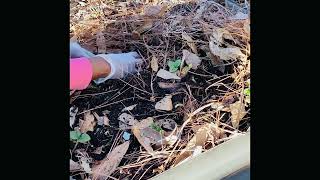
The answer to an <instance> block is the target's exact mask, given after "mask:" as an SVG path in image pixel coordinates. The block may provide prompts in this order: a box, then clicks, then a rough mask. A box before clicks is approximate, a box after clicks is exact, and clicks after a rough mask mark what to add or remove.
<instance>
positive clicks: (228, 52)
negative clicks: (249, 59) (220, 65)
mask: <svg viewBox="0 0 320 180" xmlns="http://www.w3.org/2000/svg"><path fill="white" fill-rule="evenodd" d="M224 39H229V40H233V37H232V36H231V34H230V32H228V31H227V30H225V29H223V28H217V29H215V30H214V31H213V33H212V36H211V37H210V42H209V49H210V52H211V53H212V54H214V55H216V56H218V57H219V58H220V59H222V60H231V59H232V60H236V59H237V58H239V59H241V60H242V61H244V60H246V55H245V54H243V53H242V52H241V50H240V48H239V47H235V46H232V45H228V47H226V48H224V47H221V45H222V44H223V43H225V42H224ZM226 44H227V43H226Z"/></svg>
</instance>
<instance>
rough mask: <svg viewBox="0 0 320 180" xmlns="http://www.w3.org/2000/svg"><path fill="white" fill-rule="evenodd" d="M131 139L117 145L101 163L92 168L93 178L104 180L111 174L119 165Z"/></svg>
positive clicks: (94, 179)
mask: <svg viewBox="0 0 320 180" xmlns="http://www.w3.org/2000/svg"><path fill="white" fill-rule="evenodd" d="M129 144H130V143H129V141H126V142H125V143H123V144H121V145H119V146H117V147H115V148H114V149H113V150H112V151H111V152H110V153H109V154H108V155H107V157H106V158H104V159H103V160H102V161H101V163H100V164H99V165H96V166H94V167H93V168H92V175H93V178H92V179H93V180H103V179H106V178H107V177H108V176H110V175H111V174H112V173H113V172H114V171H115V170H116V168H117V167H118V166H119V164H120V162H121V160H122V158H123V156H124V155H125V154H126V152H127V150H128V148H129Z"/></svg>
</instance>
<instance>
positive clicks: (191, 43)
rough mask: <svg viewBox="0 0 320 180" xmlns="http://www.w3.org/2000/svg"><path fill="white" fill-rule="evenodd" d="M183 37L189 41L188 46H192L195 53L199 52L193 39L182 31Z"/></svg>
mask: <svg viewBox="0 0 320 180" xmlns="http://www.w3.org/2000/svg"><path fill="white" fill-rule="evenodd" d="M182 38H183V39H184V40H185V41H187V44H188V46H189V47H190V48H191V50H192V51H193V53H195V54H198V51H197V46H196V45H195V43H194V41H193V39H192V38H191V37H190V36H189V35H188V34H186V33H185V32H183V33H182Z"/></svg>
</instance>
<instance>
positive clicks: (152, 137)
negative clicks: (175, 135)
mask: <svg viewBox="0 0 320 180" xmlns="http://www.w3.org/2000/svg"><path fill="white" fill-rule="evenodd" d="M140 133H141V136H142V137H144V138H148V139H149V142H150V144H156V145H161V143H162V140H164V139H163V138H162V135H161V134H160V132H158V131H156V130H154V129H152V128H151V127H146V128H143V129H141V130H140Z"/></svg>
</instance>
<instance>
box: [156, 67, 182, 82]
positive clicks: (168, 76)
mask: <svg viewBox="0 0 320 180" xmlns="http://www.w3.org/2000/svg"><path fill="white" fill-rule="evenodd" d="M157 76H158V77H161V78H163V79H177V80H180V79H181V78H180V77H179V76H177V75H176V74H175V73H171V72H169V71H167V70H164V69H160V70H159V71H158V73H157Z"/></svg>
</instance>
